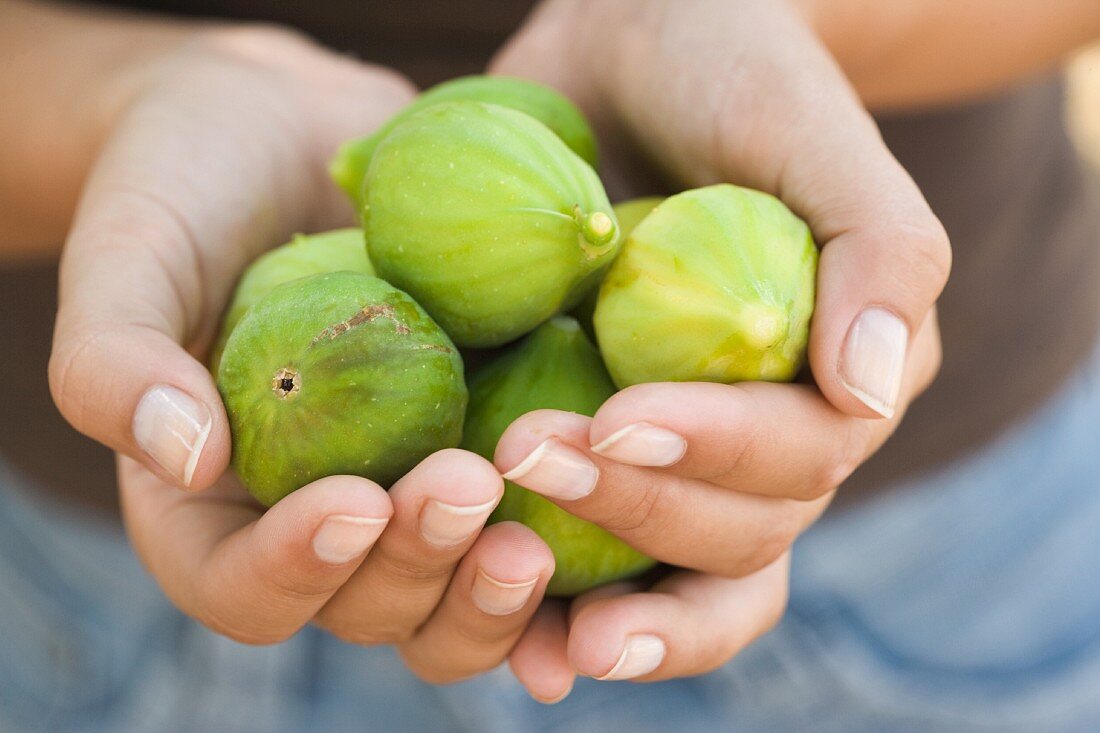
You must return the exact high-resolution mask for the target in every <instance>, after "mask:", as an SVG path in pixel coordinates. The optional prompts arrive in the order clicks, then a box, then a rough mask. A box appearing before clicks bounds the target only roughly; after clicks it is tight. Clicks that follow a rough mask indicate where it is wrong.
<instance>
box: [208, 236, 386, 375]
mask: <svg viewBox="0 0 1100 733" xmlns="http://www.w3.org/2000/svg"><path fill="white" fill-rule="evenodd" d="M339 270H350V271H352V272H361V273H363V274H364V275H373V274H374V268H373V267H371V264H370V260H368V259H367V250H366V243H365V242H364V241H363V230H362V229H358V228H348V229H334V230H332V231H330V232H322V233H320V234H295V235H294V237H293V238H292V239H291V240H290V242H288V243H287V244H284V245H282V246H279V247H276V248H275V249H273V250H271V251H269V252H267V253H265V254H264V255H262V256H260V257H259V258H257V259H256V260H255V261H254V262H253V263H252V264H251V265H249V266H248V269H247V270H245V271H244V275H242V276H241V279H240V281H238V283H237V288H236V290H235V291H234V292H233V299H232V300H231V301H230V302H229V307H228V308H226V310H225V316H224V318H223V319H222V327H221V330H220V332H219V333H218V338H217V340H216V341H215V342H214V346H213V348H212V349H211V351H210V371H211V373H213V374H214V375H215V376H216V375H217V373H218V363H219V362H220V361H221V355H222V351H224V350H225V342H226V341H227V340H228V339H229V334H230V333H232V331H233V329H234V328H235V327H236V326H237V323H238V322H239V321H240V320H241V318H242V317H244V314H245V312H246V311H247V310H248V309H249V308H250V307H251V306H252V305H253V304H254V303H256V301H258V300H259V299H260V298H262V297H264V296H265V295H267V294H268V293H269V292H271V290H272V289H273V288H274V287H275V286H277V285H282V284H283V283H285V282H290V281H291V280H296V279H298V278H300V277H305V276H306V275H319V274H321V273H325V272H337V271H339Z"/></svg>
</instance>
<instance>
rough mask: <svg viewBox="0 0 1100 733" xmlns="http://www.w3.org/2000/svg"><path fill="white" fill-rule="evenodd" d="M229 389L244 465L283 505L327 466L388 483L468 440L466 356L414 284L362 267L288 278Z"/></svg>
mask: <svg viewBox="0 0 1100 733" xmlns="http://www.w3.org/2000/svg"><path fill="white" fill-rule="evenodd" d="M218 389H219V391H220V392H221V394H222V398H223V400H224V401H225V406H226V412H227V414H228V416H229V424H230V428H231V430H232V435H233V459H232V465H233V468H234V469H235V470H236V472H237V475H238V476H240V478H241V481H242V482H243V483H244V485H245V486H246V487H247V488H248V490H249V492H250V493H251V494H252V495H253V496H254V497H256V499H257V500H258V501H260V503H262V504H264V505H265V506H271V505H272V504H274V503H275V502H277V501H278V500H279V499H281V498H283V497H284V496H286V495H287V494H289V493H291V492H292V491H295V490H296V489H298V488H300V487H301V486H304V485H305V484H307V483H309V482H310V481H314V480H316V479H318V478H322V477H324V476H331V475H336V474H354V475H358V476H363V477H365V478H369V479H371V480H373V481H376V482H377V483H379V484H381V485H382V486H384V487H387V488H388V487H389V485H390V484H391V483H393V482H394V481H396V480H397V479H398V478H400V477H401V476H403V475H404V474H405V473H406V472H408V470H409V469H411V468H412V467H413V466H415V465H416V464H417V463H419V462H420V461H421V460H422V459H423V458H425V457H426V456H428V455H429V454H431V453H434V452H435V451H437V450H441V449H443V448H453V447H455V446H457V445H458V443H459V441H460V440H461V439H462V421H463V418H464V415H465V410H466V399H467V393H466V385H465V382H464V381H463V370H462V360H461V359H460V358H459V355H458V351H457V349H455V347H454V344H452V343H451V341H450V339H448V338H447V335H446V334H445V333H443V331H442V329H440V328H439V326H437V325H436V324H435V322H434V321H432V319H431V318H430V317H429V316H428V314H427V313H425V312H424V310H423V309H422V308H420V306H418V305H417V304H416V302H415V301H414V300H413V299H412V298H410V297H409V296H408V295H406V294H405V293H403V292H401V291H400V290H397V289H396V288H394V287H393V286H391V285H389V284H388V283H386V282H384V281H382V280H379V279H378V278H375V277H370V276H368V275H363V274H361V273H356V272H348V271H343V272H335V273H328V274H323V275H311V276H308V277H304V278H299V279H297V280H293V281H291V282H288V283H284V284H282V285H279V286H277V287H275V288H274V289H272V290H271V292H270V293H268V294H267V295H265V296H264V297H263V298H261V299H260V300H259V301H258V302H257V303H256V304H255V305H253V306H252V307H251V308H249V309H248V311H247V312H246V313H245V314H244V317H243V318H241V320H240V322H239V323H238V324H237V327H236V328H235V329H234V330H233V333H232V334H230V336H229V341H228V342H227V343H226V346H225V353H224V354H223V356H222V362H221V368H220V370H219V373H218Z"/></svg>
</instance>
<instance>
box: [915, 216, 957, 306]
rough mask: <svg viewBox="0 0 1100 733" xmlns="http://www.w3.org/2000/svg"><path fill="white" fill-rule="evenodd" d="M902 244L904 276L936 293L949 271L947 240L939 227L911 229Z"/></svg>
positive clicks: (934, 295)
mask: <svg viewBox="0 0 1100 733" xmlns="http://www.w3.org/2000/svg"><path fill="white" fill-rule="evenodd" d="M910 232H911V235H910V236H909V237H908V238H907V241H906V247H905V253H906V254H905V257H906V277H908V278H909V279H910V280H911V281H912V282H915V283H919V287H920V289H921V290H922V291H929V292H931V293H932V296H933V299H935V298H936V297H938V296H939V294H940V292H941V291H942V290H943V288H944V286H945V285H946V284H947V278H948V277H949V276H950V274H951V243H950V241H949V240H948V238H947V233H946V232H945V231H944V230H943V228H942V227H940V226H936V227H922V228H911V229H910Z"/></svg>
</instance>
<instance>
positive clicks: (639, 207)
mask: <svg viewBox="0 0 1100 733" xmlns="http://www.w3.org/2000/svg"><path fill="white" fill-rule="evenodd" d="M662 201H664V198H662V197H661V196H644V197H642V198H638V199H630V200H629V201H620V202H619V203H617V204H615V206H614V209H615V216H616V218H618V220H619V229H620V230H621V231H622V233H623V234H622V236H623V241H626V238H627V237H629V236H630V233H631V232H632V231H634V228H635V227H637V226H638V225H639V224H641V223H642V219H644V218H646V217H647V216H649V215H650V214H652V213H653V210H654V209H656V208H657V207H658V206H659V205H660V204H661V202H662Z"/></svg>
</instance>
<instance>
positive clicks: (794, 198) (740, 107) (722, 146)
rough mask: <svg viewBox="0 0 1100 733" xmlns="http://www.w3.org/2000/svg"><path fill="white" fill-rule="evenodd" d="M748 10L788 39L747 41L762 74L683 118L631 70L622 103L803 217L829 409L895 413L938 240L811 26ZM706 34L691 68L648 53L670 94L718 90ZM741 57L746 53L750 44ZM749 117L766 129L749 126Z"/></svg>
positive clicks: (816, 361)
mask: <svg viewBox="0 0 1100 733" xmlns="http://www.w3.org/2000/svg"><path fill="white" fill-rule="evenodd" d="M711 7H712V8H713V7H714V6H711ZM740 10H741V9H740V6H739V8H738V10H733V9H732V8H731V9H730V10H728V11H726V12H730V13H734V12H739V11H740ZM745 10H746V12H747V13H748V14H749V15H751V16H752V17H751V18H748V17H742V18H740V19H739V21H738V22H740V23H741V24H744V23H746V22H748V23H754V22H759V23H760V27H759V31H760V32H764V33H771V32H773V31H774V33H775V35H773V36H772V37H783V38H785V39H787V40H786V41H785V43H784V44H783V46H782V47H781V48H779V49H777V48H775V46H774V44H771V43H769V44H768V46H767V47H766V48H763V47H762V48H760V49H755V53H756V54H757V55H759V61H758V64H759V67H760V68H758V69H757V73H755V74H747V73H740V74H730V75H727V76H724V77H723V76H722V75H721V74H718V75H717V76H718V78H723V79H724V81H723V84H722V85H720V86H719V88H718V89H719V91H718V92H717V93H716V94H714V95H713V96H712V97H711V98H710V99H709V100H707V101H708V102H709V103H705V104H701V105H699V104H697V105H694V107H695V109H696V110H697V112H696V113H695V114H689V115H682V114H681V112H680V111H681V110H682V109H684V104H683V103H684V101H685V99H684V97H683V96H681V95H680V94H679V93H677V92H676V91H673V92H672V93H670V94H668V95H662V96H663V98H664V99H665V100H666V103H667V104H671V105H674V106H673V107H672V109H664V108H662V106H661V105H662V103H661V102H657V103H656V105H654V103H653V101H652V99H651V97H652V95H649V94H646V95H645V98H644V99H643V98H642V97H641V96H640V95H639V91H640V85H639V84H636V83H635V82H638V80H639V79H640V78H644V77H645V75H634V76H631V77H630V79H632V84H631V86H630V89H629V90H628V91H625V92H624V94H625V95H626V96H625V97H623V98H622V100H621V101H622V103H623V104H625V105H626V106H627V108H628V115H632V116H633V117H634V119H637V120H639V121H642V120H647V121H648V122H649V123H650V124H648V128H649V129H653V130H656V131H658V132H659V133H662V132H663V133H664V134H666V135H670V134H672V133H671V130H672V129H675V134H676V135H677V136H678V137H679V138H680V139H679V142H678V143H676V144H672V145H671V147H670V148H669V147H662V146H660V145H658V146H656V147H655V149H657V150H663V149H671V150H674V151H676V153H674V155H676V156H677V157H676V163H677V165H678V166H679V167H680V168H681V170H691V169H692V167H693V164H696V163H706V162H708V161H716V164H714V166H715V167H714V169H713V175H714V177H716V178H719V179H725V180H733V181H738V182H747V183H748V184H749V185H753V186H755V187H757V188H762V189H764V190H766V191H769V192H771V193H774V194H775V195H777V196H778V197H779V198H781V199H782V200H783V201H784V202H785V203H787V204H788V205H789V206H790V207H791V208H792V209H794V211H795V212H796V213H798V214H799V215H801V216H802V217H803V218H804V219H806V220H807V222H808V223H809V224H810V227H811V229H812V230H813V233H814V237H815V239H816V240H817V242H818V243H819V245H821V247H822V254H821V259H820V262H819V271H818V273H819V274H818V283H817V299H816V306H815V312H814V318H813V322H812V327H811V333H810V349H809V356H810V365H811V367H812V370H813V374H814V378H815V379H816V381H817V383H818V386H819V387H820V388H821V390H822V392H823V393H824V394H825V396H826V397H827V398H828V399H829V401H830V402H832V403H833V404H834V405H835V406H836V407H837V408H838V409H840V410H842V411H844V412H846V413H849V414H851V415H855V416H861V417H878V416H882V417H890V416H892V415H893V414H894V412H895V411H896V410H897V408H898V407H899V400H900V399H901V396H902V395H901V393H900V387H901V382H902V377H903V373H904V370H905V365H906V353H907V351H908V348H909V346H910V344H911V342H912V336H913V335H914V334H916V332H917V329H918V327H919V326H920V325H921V323H922V322H923V321H924V318H925V316H926V315H927V314H928V312H929V310H930V309H931V307H932V305H933V304H934V303H935V301H936V299H937V298H938V297H939V294H940V292H941V291H942V289H943V287H944V284H945V283H946V281H947V275H948V272H949V271H950V265H951V249H950V245H949V242H948V239H947V236H946V234H945V232H944V230H943V227H942V226H941V225H940V222H939V221H938V220H937V218H936V217H935V215H934V214H933V213H932V211H931V209H930V208H929V206H928V204H927V203H926V202H925V200H924V198H923V196H922V195H921V193H920V191H919V190H918V189H917V186H916V185H915V184H914V183H913V181H912V179H911V178H910V177H909V175H908V174H907V173H906V172H905V170H904V169H903V168H902V167H901V165H900V164H899V163H898V162H897V161H896V160H895V159H894V157H893V156H892V155H891V154H890V151H889V150H888V149H887V148H886V145H885V144H884V143H883V141H882V138H881V136H880V135H879V133H878V130H877V128H876V126H875V124H874V122H873V120H872V119H871V117H870V116H869V115H868V114H867V112H866V111H865V110H864V109H863V107H862V105H861V104H860V103H859V100H858V98H857V97H856V95H855V93H854V92H853V91H852V90H851V88H850V87H849V85H848V83H847V81H846V80H845V79H844V76H843V74H842V73H841V71H840V70H839V69H838V68H837V67H836V64H835V63H834V62H833V61H832V59H831V58H830V57H829V56H828V53H827V52H826V51H825V50H824V48H822V47H821V45H820V43H818V42H817V41H816V39H814V38H813V36H812V33H811V32H810V31H809V29H808V28H806V27H805V26H804V24H803V23H802V22H801V21H800V20H799V19H797V18H796V17H795V16H794V13H793V12H789V11H788V10H786V9H784V8H783V6H779V5H776V4H774V3H760V4H749V5H748V6H746V9H745ZM689 12H691V11H689ZM702 12H707V11H702ZM710 12H713V10H711V11H710ZM742 27H752V26H742ZM707 28H709V29H712V30H709V31H707V30H704V31H703V34H704V36H705V37H704V38H696V43H698V44H700V45H701V47H702V48H703V49H706V50H705V51H703V52H701V53H697V54H696V55H695V56H694V61H695V63H693V64H689V65H686V68H683V67H684V66H685V65H683V64H673V63H671V62H672V59H671V58H662V57H661V56H660V54H658V57H657V58H655V59H652V61H653V62H654V64H655V65H656V66H658V67H660V68H663V71H661V72H659V73H660V74H661V76H662V77H663V76H666V75H675V76H676V77H677V78H676V79H675V84H676V87H675V89H677V90H681V91H682V93H683V94H688V93H689V92H688V91H687V90H690V89H693V88H695V89H701V88H710V89H713V88H714V85H713V84H709V85H708V84H707V80H708V79H712V78H715V71H714V70H715V69H716V68H723V67H722V66H714V65H713V64H714V63H719V64H725V65H727V66H728V64H729V63H731V61H730V59H729V56H728V54H727V50H726V49H727V48H728V40H727V39H726V38H725V37H724V31H722V30H720V29H721V28H722V26H721V24H720V23H714V19H713V18H712V19H711V24H710V25H709V26H707ZM765 28H768V29H769V30H768V31H764V29H765ZM662 48H673V46H672V45H671V44H667V45H666V46H662ZM747 53H748V54H749V57H750V58H751V57H752V56H753V50H752V49H750V50H748V51H747ZM711 56H713V58H711ZM720 56H724V57H725V58H719V57H720ZM765 59H766V60H765ZM670 81H671V80H670ZM775 81H779V82H780V84H779V86H778V88H780V89H781V90H782V91H781V93H779V94H775V93H774V91H775V89H776V88H777V87H776V86H774V84H773V85H772V86H770V87H769V89H770V92H769V93H768V94H763V95H761V94H758V93H757V92H759V91H761V90H760V89H759V88H758V86H759V84H761V83H765V84H766V83H769V82H775ZM654 83H656V84H661V81H659V80H657V79H649V78H646V86H647V87H648V86H649V85H650V84H654ZM655 107H656V109H655ZM822 109H828V114H824V115H823V114H820V110H822ZM654 115H657V116H659V117H664V116H666V115H675V117H674V119H677V120H678V121H680V124H677V125H676V126H675V128H673V127H671V126H667V125H665V126H661V125H656V124H652V123H653V117H654ZM748 115H751V117H747V116H748ZM746 119H756V120H764V121H767V124H766V125H756V126H753V127H751V128H750V127H749V126H748V125H746ZM684 140H687V141H696V144H695V145H694V146H692V144H691V143H690V142H689V143H688V144H687V145H685V143H684ZM668 142H670V143H672V142H673V141H668ZM685 148H686V149H685ZM852 161H858V164H853V163H852ZM695 169H696V170H697V169H698V168H697V167H696V168H695ZM700 182H701V181H700Z"/></svg>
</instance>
